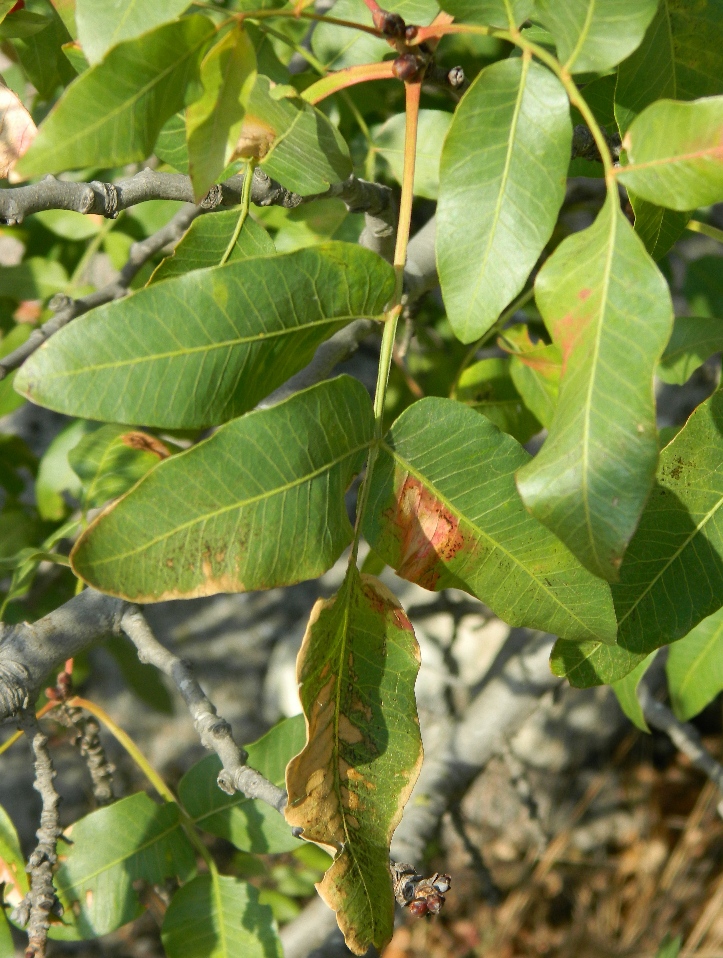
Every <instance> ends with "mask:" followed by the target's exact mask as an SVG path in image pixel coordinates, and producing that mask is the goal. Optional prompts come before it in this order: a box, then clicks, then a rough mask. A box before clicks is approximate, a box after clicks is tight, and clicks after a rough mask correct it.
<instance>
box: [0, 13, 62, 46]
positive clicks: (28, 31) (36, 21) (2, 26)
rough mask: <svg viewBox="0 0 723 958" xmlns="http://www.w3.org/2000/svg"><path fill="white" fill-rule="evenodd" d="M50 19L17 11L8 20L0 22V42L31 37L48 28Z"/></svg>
mask: <svg viewBox="0 0 723 958" xmlns="http://www.w3.org/2000/svg"><path fill="white" fill-rule="evenodd" d="M51 23H52V18H51V17H48V16H43V14H42V13H33V12H32V11H31V10H17V11H16V12H15V13H14V14H13V15H12V17H11V18H10V19H9V20H6V19H5V18H4V17H3V18H2V20H0V40H10V39H16V38H18V37H32V36H33V35H34V34H36V33H40V31H41V30H44V29H45V28H46V27H48V26H50V24H51Z"/></svg>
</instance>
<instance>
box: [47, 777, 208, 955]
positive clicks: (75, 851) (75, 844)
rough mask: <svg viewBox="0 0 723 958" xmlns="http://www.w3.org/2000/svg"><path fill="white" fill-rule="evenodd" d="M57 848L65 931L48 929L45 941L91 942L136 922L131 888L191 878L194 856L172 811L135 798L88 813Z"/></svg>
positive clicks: (57, 881) (139, 909)
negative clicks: (48, 932)
mask: <svg viewBox="0 0 723 958" xmlns="http://www.w3.org/2000/svg"><path fill="white" fill-rule="evenodd" d="M69 837H72V842H71V843H70V844H68V845H61V846H60V848H59V853H58V860H59V862H60V867H59V868H58V871H57V872H56V873H55V876H54V884H55V887H56V889H57V892H58V897H59V898H60V900H61V902H62V903H63V907H64V910H65V918H64V920H65V921H66V922H67V925H51V928H50V937H51V938H70V939H75V938H96V937H98V936H100V935H107V934H108V933H109V932H111V931H114V930H115V929H116V928H120V926H121V925H125V924H126V923H127V922H129V921H132V920H133V919H134V918H137V917H138V916H139V915H140V914H141V913H142V912H143V908H142V906H141V904H140V902H139V900H138V894H137V892H136V891H135V888H134V884H135V883H137V882H138V881H139V880H141V879H142V880H143V881H144V882H147V883H148V884H151V885H152V884H162V883H163V882H164V880H165V879H166V878H170V877H175V876H177V877H179V878H181V879H183V880H188V879H189V878H191V877H192V876H193V874H194V872H195V870H196V862H195V852H194V850H193V846H192V845H191V843H190V842H189V840H188V839H187V838H186V836H185V834H184V832H183V829H182V828H181V824H180V821H179V814H178V807H177V806H176V805H173V804H169V803H165V804H163V805H156V804H155V802H152V801H151V799H150V798H149V797H148V796H147V795H146V794H145V793H144V792H137V793H136V794H135V795H130V796H129V797H128V798H123V799H121V800H120V801H118V802H115V803H114V804H113V805H109V806H107V807H106V808H100V809H98V810H97V811H95V812H91V813H90V814H89V815H86V816H85V817H84V818H81V819H80V820H79V821H77V822H76V823H75V824H74V825H73V826H72V828H71V830H70V834H69Z"/></svg>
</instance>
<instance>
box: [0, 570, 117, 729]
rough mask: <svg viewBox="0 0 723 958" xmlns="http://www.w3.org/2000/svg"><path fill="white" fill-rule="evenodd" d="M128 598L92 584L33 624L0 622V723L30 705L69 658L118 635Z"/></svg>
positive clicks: (13, 716)
mask: <svg viewBox="0 0 723 958" xmlns="http://www.w3.org/2000/svg"><path fill="white" fill-rule="evenodd" d="M125 606H126V603H124V602H123V601H122V600H121V599H114V598H113V597H112V596H109V595H102V594H101V593H100V592H96V591H95V589H85V590H84V591H83V592H81V593H80V595H77V596H75V597H74V598H72V599H70V600H69V601H68V602H66V603H65V604H64V605H61V606H59V608H57V609H54V610H53V611H52V612H50V613H49V614H48V615H46V616H45V617H44V618H42V619H39V620H38V621H37V622H34V623H32V624H30V623H28V622H21V623H19V624H18V625H1V624H0V725H1V724H2V723H3V722H6V721H8V720H9V719H13V718H15V717H16V716H18V715H19V714H20V713H21V712H22V711H23V710H24V709H27V708H29V707H31V706H32V704H33V702H35V700H36V699H37V697H38V695H39V693H40V691H41V689H42V688H43V685H44V682H45V680H46V679H47V677H48V676H49V675H50V673H51V672H53V671H54V670H55V669H57V668H59V667H60V666H61V665H62V664H63V663H64V662H65V661H66V660H67V659H70V658H72V657H73V656H75V655H78V653H80V652H82V651H83V650H84V649H87V648H89V647H90V646H91V645H93V644H94V643H95V642H98V641H101V640H102V639H104V638H107V637H108V636H109V635H118V634H120V620H121V615H122V614H123V610H124V609H125Z"/></svg>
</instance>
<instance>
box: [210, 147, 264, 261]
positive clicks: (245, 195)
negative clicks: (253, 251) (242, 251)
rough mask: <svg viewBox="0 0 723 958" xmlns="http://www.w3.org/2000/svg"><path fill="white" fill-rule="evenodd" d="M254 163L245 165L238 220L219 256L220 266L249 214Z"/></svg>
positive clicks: (235, 241)
mask: <svg viewBox="0 0 723 958" xmlns="http://www.w3.org/2000/svg"><path fill="white" fill-rule="evenodd" d="M255 165H256V164H255V163H254V161H253V160H249V162H248V165H247V167H246V176H244V182H243V186H242V188H241V212H240V213H239V217H238V222H237V223H236V228H235V230H234V231H233V236H232V237H231V239H230V240H229V244H228V246H227V247H226V251H225V253H224V254H223V256H222V257H221V262H220V264H219V265H220V266H223V264H224V263H226V262H227V261H228V258H229V256H230V255H231V253H232V252H233V249H234V247H235V246H236V243H237V242H238V238H239V236H240V235H241V230H242V229H243V225H244V223H245V222H246V217H247V216H248V215H249V209H250V207H251V184H252V183H253V179H254V166H255Z"/></svg>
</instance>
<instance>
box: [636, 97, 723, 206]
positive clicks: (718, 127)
mask: <svg viewBox="0 0 723 958" xmlns="http://www.w3.org/2000/svg"><path fill="white" fill-rule="evenodd" d="M722 141H723V96H715V97H706V98H704V99H701V100H694V101H693V102H692V103H678V102H675V101H673V100H659V101H657V102H656V103H653V104H651V105H650V106H649V107H647V108H646V109H645V110H644V111H643V112H642V113H641V114H640V116H638V117H637V118H636V119H635V120H633V122H632V124H631V125H630V128H629V129H628V131H627V133H626V134H625V139H624V140H623V146H624V147H625V151H626V158H627V159H626V164H625V165H624V166H621V167H620V171H619V178H620V182H621V183H623V184H624V185H625V186H627V187H629V188H630V189H631V190H632V191H633V192H634V193H636V194H637V195H638V196H641V197H642V198H643V199H644V200H648V201H649V202H650V203H658V204H659V205H661V206H667V207H669V208H670V209H673V210H681V211H685V210H694V209H696V208H697V207H698V206H708V205H709V204H711V203H716V202H718V200H721V199H723V146H722V145H721V143H722Z"/></svg>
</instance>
